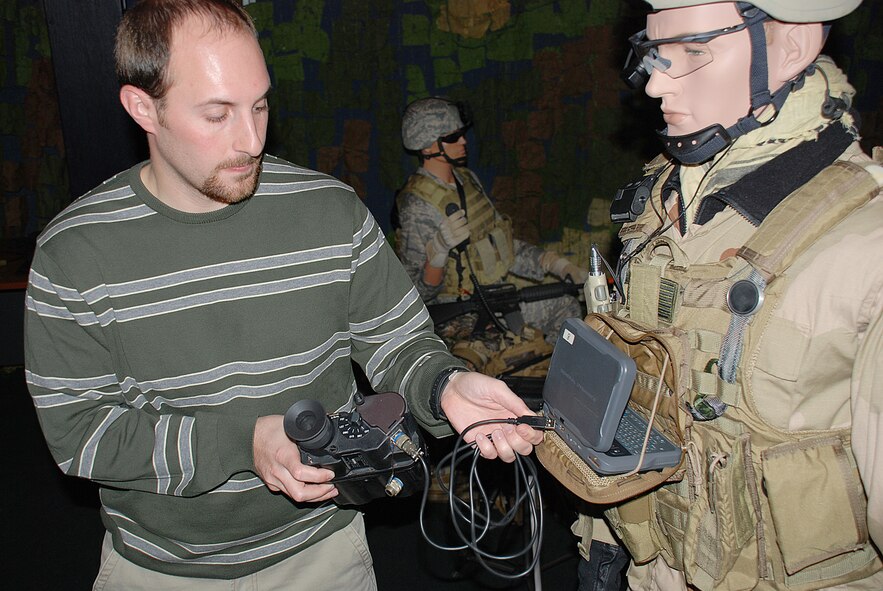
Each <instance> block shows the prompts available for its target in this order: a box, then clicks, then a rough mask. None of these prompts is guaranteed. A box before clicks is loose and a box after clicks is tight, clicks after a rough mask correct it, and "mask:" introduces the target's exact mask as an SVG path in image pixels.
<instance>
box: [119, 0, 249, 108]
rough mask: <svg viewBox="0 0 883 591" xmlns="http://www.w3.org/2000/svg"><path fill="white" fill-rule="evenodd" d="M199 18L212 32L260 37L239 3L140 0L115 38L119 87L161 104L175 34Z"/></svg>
mask: <svg viewBox="0 0 883 591" xmlns="http://www.w3.org/2000/svg"><path fill="white" fill-rule="evenodd" d="M191 16H198V17H200V18H202V19H204V20H205V22H206V23H207V24H208V25H209V26H210V27H211V28H213V29H216V30H221V31H242V32H248V33H251V34H252V35H254V36H255V37H257V31H256V29H255V26H254V22H253V21H252V19H251V16H249V14H248V13H247V12H246V11H245V10H244V9H243V8H242V6H241V5H240V4H239V3H238V2H237V1H236V0H139V1H138V2H137V3H136V4H135V5H134V6H133V7H132V8H130V9H128V10H127V11H126V12H125V13H124V14H123V18H122V20H121V21H120V24H119V27H118V28H117V34H116V45H115V47H114V59H115V60H116V74H117V80H118V81H119V83H120V86H122V85H124V84H131V85H132V86H135V87H137V88H140V89H141V90H143V91H144V92H146V93H147V94H148V95H150V96H151V97H153V98H154V99H157V100H158V101H161V100H162V99H163V97H164V96H165V95H166V92H168V90H169V86H170V85H171V82H172V81H171V80H170V79H169V72H168V69H169V58H170V51H171V45H172V34H173V32H174V30H175V27H177V26H180V25H181V23H182V22H184V21H185V20H186V19H187V18H189V17H191Z"/></svg>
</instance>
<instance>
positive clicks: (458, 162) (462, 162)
mask: <svg viewBox="0 0 883 591" xmlns="http://www.w3.org/2000/svg"><path fill="white" fill-rule="evenodd" d="M422 156H423V159H424V160H429V159H430V158H435V157H436V156H442V157H444V159H445V161H446V162H447V163H448V164H450V165H451V166H466V163H467V162H468V156H463V157H461V158H451V157H450V156H448V155H447V153H445V147H444V146H443V145H442V143H441V142H439V143H438V152H433V153H432V154H422Z"/></svg>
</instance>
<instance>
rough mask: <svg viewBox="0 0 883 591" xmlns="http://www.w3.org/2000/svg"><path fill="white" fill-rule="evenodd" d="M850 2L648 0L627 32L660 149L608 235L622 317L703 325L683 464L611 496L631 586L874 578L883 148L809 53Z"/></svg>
mask: <svg viewBox="0 0 883 591" xmlns="http://www.w3.org/2000/svg"><path fill="white" fill-rule="evenodd" d="M860 1H861V0H768V1H767V0H756V1H755V2H753V5H752V4H745V3H732V2H708V1H707V0H705V1H703V0H648V3H649V4H650V5H651V6H652V8H653V9H654V10H655V11H656V12H652V13H651V14H649V16H648V17H647V28H646V30H645V31H642V32H641V33H639V34H637V35H635V36H634V37H632V39H631V41H632V45H633V50H634V54H633V55H634V56H635V57H636V58H637V59H636V60H634V61H633V62H632V65H631V67H630V68H629V69H628V70H627V73H628V74H630V75H631V79H632V80H633V82H634V83H635V85H636V86H637V85H639V84H640V83H642V82H643V81H644V80H646V81H647V86H646V92H647V94H648V95H650V96H651V97H655V98H660V99H661V109H662V113H663V119H664V120H665V123H666V124H667V127H666V129H664V130H663V131H662V132H660V133H659V135H660V138H661V140H662V141H663V143H664V145H665V149H666V152H667V153H666V154H665V155H663V156H661V157H659V158H657V159H656V160H654V161H653V162H652V163H650V164H649V165H648V166H647V167H646V170H645V175H646V176H645V177H644V181H645V182H646V183H647V184H648V186H652V192H651V197H650V203H649V204H648V206H647V207H646V208H645V210H644V211H643V213H642V214H640V215H638V216H637V219H636V220H634V223H626V224H625V225H624V226H623V229H622V231H621V234H620V235H621V237H622V239H623V241H624V244H625V248H624V251H623V254H622V257H621V259H620V263H619V276H620V279H621V281H622V282H623V283H624V284H625V286H626V293H627V301H626V302H625V305H624V307H623V308H622V309H621V310H619V311H618V312H617V315H619V316H625V317H628V318H629V319H630V321H631V322H634V323H637V324H639V325H641V326H643V327H645V329H647V330H650V329H653V328H664V327H667V326H675V327H679V328H681V329H682V330H685V331H687V334H688V335H690V337H691V342H692V343H694V347H693V350H692V352H691V355H692V357H691V359H690V360H689V361H688V363H690V369H691V372H690V378H689V390H688V391H687V393H686V396H687V397H688V399H687V400H686V401H685V402H686V403H687V404H688V405H691V409H692V410H691V415H692V421H691V422H690V423H689V424H690V434H691V436H690V440H689V444H687V445H685V457H684V463H683V464H682V468H684V472H683V480H681V481H680V482H676V483H669V484H665V485H664V486H662V487H661V488H659V489H657V490H652V491H651V492H649V493H645V494H644V495H641V496H639V497H638V498H636V499H634V500H630V501H626V502H625V503H623V504H622V505H620V506H618V507H616V508H614V509H611V510H609V511H608V512H607V517H608V519H609V520H610V523H611V525H612V526H613V529H614V530H615V531H616V533H617V535H618V537H619V538H620V540H621V541H622V542H623V544H624V545H625V546H626V547H627V548H628V550H629V551H630V553H631V554H632V556H633V559H634V560H635V561H636V562H637V563H639V564H643V565H644V566H641V567H635V566H633V567H632V568H631V569H630V573H629V584H630V586H631V587H632V588H633V589H646V590H662V591H676V590H678V589H684V588H687V587H688V586H689V587H690V588H696V589H701V590H703V591H705V590H708V589H731V590H735V589H822V588H836V589H868V590H870V589H883V572H881V571H880V569H881V560H880V550H879V549H880V548H881V547H883V500H881V498H883V479H881V470H880V466H881V463H880V462H881V458H880V455H879V454H880V453H881V447H880V444H879V442H880V437H881V433H883V418H881V407H883V381H881V374H880V367H883V319H881V315H883V297H881V293H883V266H881V265H880V261H881V259H883V198H881V197H880V186H881V183H883V168H881V167H880V166H879V164H874V163H873V161H872V160H871V159H870V158H868V156H867V155H865V154H864V153H863V152H862V150H861V148H860V147H859V145H858V142H857V139H858V137H859V136H858V129H857V124H856V121H855V119H854V118H853V116H852V115H851V114H850V112H849V105H850V102H851V99H852V96H853V95H854V90H853V88H852V87H851V86H850V85H849V83H848V82H847V80H846V78H845V76H844V75H843V73H842V72H841V71H840V70H839V69H838V68H837V67H836V66H835V65H834V64H833V63H832V61H831V60H830V59H828V58H826V57H824V56H820V51H821V48H822V45H823V43H824V40H825V36H826V30H825V26H823V24H822V23H823V22H825V21H830V20H833V19H836V18H839V17H842V16H844V15H846V14H848V13H850V12H851V11H852V10H853V9H854V8H855V7H856V6H858V4H860ZM641 78H643V79H644V80H641ZM648 78H649V80H647V79H648ZM878 150H879V148H875V150H874V152H875V156H876V155H877V154H878ZM878 162H879V158H878ZM835 163H836V164H835ZM832 165H833V166H832ZM723 189H725V190H723ZM758 228H760V229H758ZM761 236H762V237H763V239H761ZM746 244H747V245H748V246H746ZM666 253H668V254H666ZM654 257H655V258H654ZM666 257H668V258H666ZM673 258H677V260H678V261H679V263H678V266H679V267H680V268H681V269H686V270H685V271H683V272H680V271H677V270H673V269H672V268H671V267H670V266H669V267H666V266H665V264H666V263H665V261H669V262H670V261H671V259H673ZM663 259H664V260H663ZM726 269H731V270H732V273H731V274H729V275H726V276H722V275H715V274H713V273H720V272H721V271H720V270H726ZM654 277H655V278H654ZM660 277H661V278H660ZM710 277H720V279H716V281H718V283H717V284H713V283H712V282H711V279H709V278H710ZM739 277H742V278H744V281H745V282H744V283H742V281H741V280H740V281H739V283H741V287H745V288H747V290H748V293H749V294H750V296H751V297H749V298H746V300H745V301H740V300H739V298H737V297H735V296H733V294H734V293H736V292H735V291H734V290H733V286H735V283H734V281H735V280H736V279H737V278H739ZM662 281H668V282H669V283H670V284H675V285H676V286H679V288H680V290H679V291H677V292H676V294H677V297H678V301H677V302H676V303H675V304H674V306H673V307H672V308H671V309H672V310H674V311H673V312H672V313H671V315H670V316H666V317H663V314H662V311H661V309H658V308H656V307H654V306H652V305H647V302H651V303H652V302H653V301H655V300H654V298H659V297H661V293H662V292H661V290H662V289H663V287H664V286H663V283H662ZM703 282H705V283H703ZM700 283H702V285H701V286H700V285H699V284H700ZM716 285H723V286H725V285H730V286H731V287H730V289H729V290H727V289H721V288H720V287H715V286H716ZM700 287H701V288H702V293H703V295H702V296H701V297H700V296H699V292H700V291H701V290H700ZM715 289H717V290H718V291H715ZM724 296H726V297H724ZM715 335H716V336H715ZM712 342H715V343H716V345H714V346H712V345H711V343H712ZM675 361H676V360H675ZM703 401H704V402H706V403H707V404H705V405H704V406H703V405H701V404H700V402H703ZM712 403H713V404H712ZM709 409H710V410H711V411H712V412H710V413H709V412H708V410H709ZM563 481H564V480H563ZM581 584H582V586H581V587H580V588H581V589H594V587H593V586H592V582H591V581H587V580H582V581H581Z"/></svg>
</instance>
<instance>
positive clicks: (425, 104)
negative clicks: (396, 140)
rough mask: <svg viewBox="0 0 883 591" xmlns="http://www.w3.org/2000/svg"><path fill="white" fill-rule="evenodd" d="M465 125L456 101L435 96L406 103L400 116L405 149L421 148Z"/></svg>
mask: <svg viewBox="0 0 883 591" xmlns="http://www.w3.org/2000/svg"><path fill="white" fill-rule="evenodd" d="M465 127H467V123H466V122H464V121H463V118H462V117H461V116H460V107H458V105H457V103H455V102H453V101H449V100H448V99H443V98H437V97H429V98H424V99H418V100H416V101H414V102H412V103H411V104H410V105H408V108H407V109H405V114H404V116H403V117H402V143H403V144H404V146H405V149H406V150H411V151H419V150H423V149H425V148H428V147H430V146H431V145H432V144H434V143H435V142H436V141H437V140H438V139H439V138H440V137H443V136H446V135H448V134H450V133H452V132H454V131H457V130H459V129H463V128H465Z"/></svg>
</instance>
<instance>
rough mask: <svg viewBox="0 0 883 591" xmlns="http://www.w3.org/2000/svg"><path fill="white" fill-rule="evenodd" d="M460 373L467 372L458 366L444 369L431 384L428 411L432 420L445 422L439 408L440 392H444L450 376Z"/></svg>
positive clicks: (443, 414) (442, 412) (445, 418)
mask: <svg viewBox="0 0 883 591" xmlns="http://www.w3.org/2000/svg"><path fill="white" fill-rule="evenodd" d="M461 371H469V370H468V369H466V368H465V367H460V366H454V367H448V368H445V369H443V370H442V371H441V372H440V373H439V374H438V376H437V377H436V378H435V381H434V382H433V383H432V391H431V392H430V393H429V411H430V412H431V413H432V416H433V418H435V419H437V420H442V419H444V420H447V417H446V416H445V413H444V411H443V410H442V407H441V395H442V392H444V391H445V386H447V385H448V381H450V379H451V376H453V375H454V374H455V373H459V372H461Z"/></svg>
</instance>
